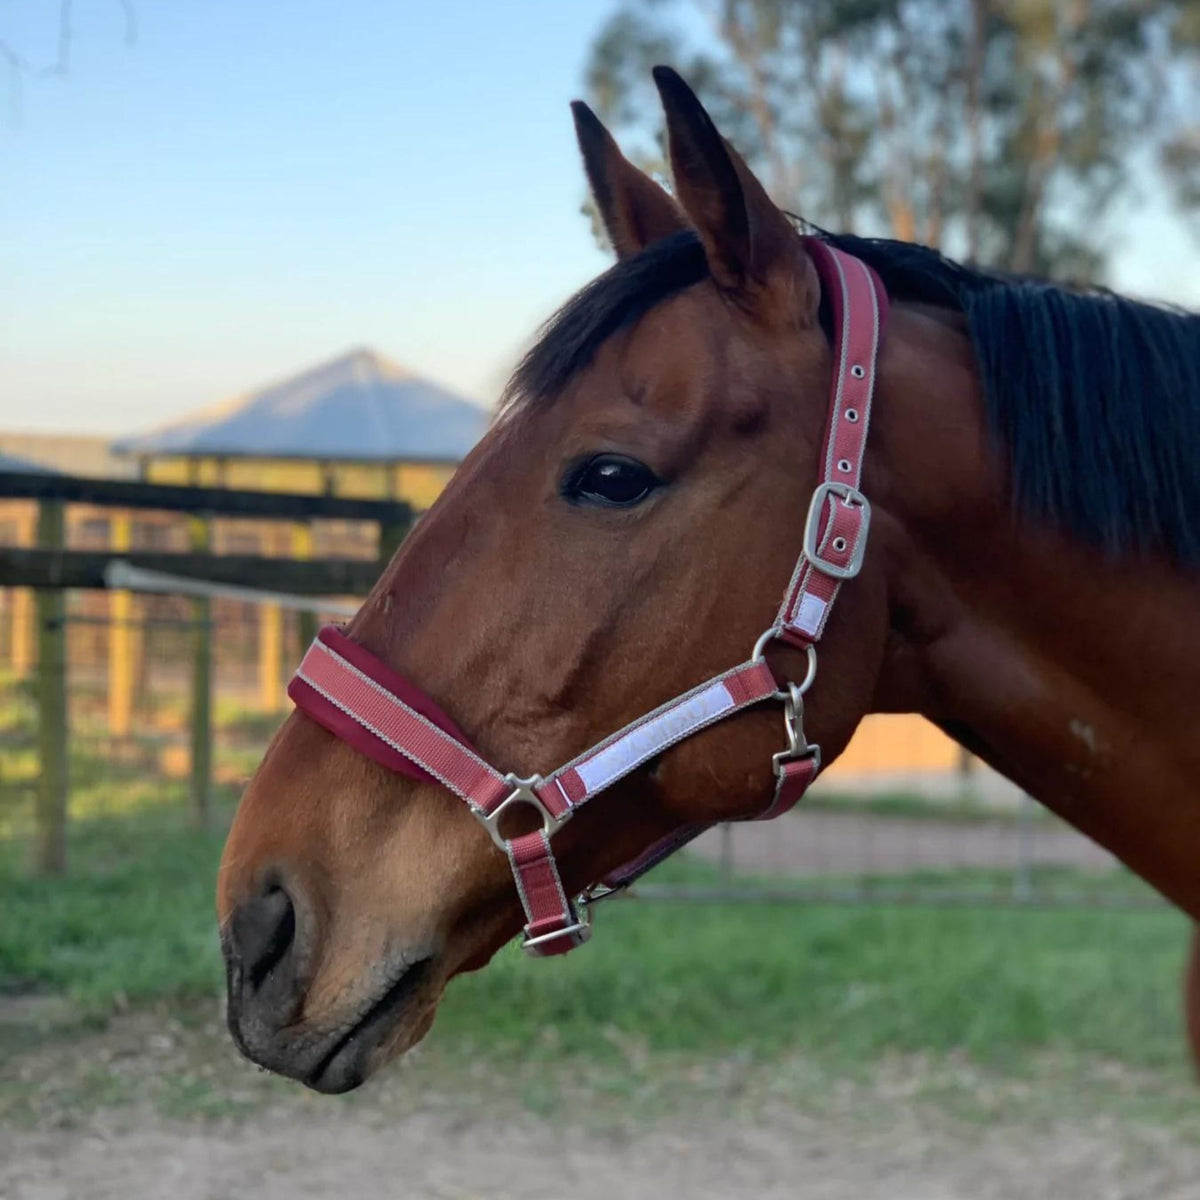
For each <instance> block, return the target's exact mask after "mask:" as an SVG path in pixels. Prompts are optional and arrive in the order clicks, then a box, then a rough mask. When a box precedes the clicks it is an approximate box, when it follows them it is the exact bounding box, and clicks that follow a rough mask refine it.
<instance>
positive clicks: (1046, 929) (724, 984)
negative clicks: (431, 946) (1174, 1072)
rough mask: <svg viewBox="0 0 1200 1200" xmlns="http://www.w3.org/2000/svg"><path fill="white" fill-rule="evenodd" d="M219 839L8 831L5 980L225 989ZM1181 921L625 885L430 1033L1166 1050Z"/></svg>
mask: <svg viewBox="0 0 1200 1200" xmlns="http://www.w3.org/2000/svg"><path fill="white" fill-rule="evenodd" d="M221 840H222V839H221V837H220V835H219V834H217V833H210V834H199V833H197V832H195V831H193V830H191V829H189V828H187V827H186V826H184V825H183V824H182V823H181V822H180V821H179V820H177V819H176V820H173V819H170V818H169V817H168V816H167V815H162V814H160V815H157V816H154V815H148V814H141V815H139V816H138V817H137V818H136V819H133V818H110V819H105V820H97V821H92V822H81V823H79V824H78V825H77V826H76V827H75V828H74V829H73V832H72V846H71V851H72V861H73V866H72V872H71V874H70V875H69V876H68V877H66V878H65V879H36V878H31V877H29V876H28V875H27V874H26V873H25V872H24V870H23V868H22V866H21V862H22V858H23V855H22V853H21V850H22V848H21V847H20V845H19V844H18V843H9V844H8V845H7V846H2V845H0V894H2V895H3V904H2V906H0V992H2V991H5V990H7V991H9V992H19V991H23V990H47V991H50V992H53V993H56V994H60V995H63V996H66V997H68V998H69V1000H70V1001H71V1004H72V1006H73V1007H74V1009H75V1010H76V1011H78V1012H79V1013H81V1014H85V1015H90V1016H92V1017H95V1016H98V1015H100V1016H102V1015H103V1014H105V1013H106V1012H111V1011H113V1010H115V1009H120V1008H124V1007H126V1006H129V1005H134V1006H137V1005H148V1004H152V1003H156V1002H165V1003H174V1002H176V1001H179V1000H186V999H187V998H189V997H196V996H214V995H216V994H217V992H218V990H219V988H220V984H221V971H220V964H219V961H218V955H217V946H216V932H215V928H214V917H213V881H214V877H215V872H216V864H217V860H218V857H219V852H220V844H221ZM696 870H697V869H696V868H693V867H690V866H688V865H686V864H683V865H674V866H673V867H672V871H673V873H674V876H675V878H677V879H679V878H687V877H688V876H689V874H690V873H691V872H693V871H696ZM706 871H707V869H705V868H699V869H698V872H697V876H696V877H697V878H699V877H703V876H705V875H706ZM1186 932H1187V925H1186V922H1185V920H1184V919H1183V918H1182V917H1181V916H1179V915H1177V914H1175V913H1173V912H1170V911H1168V910H1166V909H1148V910H1137V911H1105V910H1097V911H1029V910H1024V909H988V908H937V907H910V908H892V907H883V906H858V907H845V906H841V907H839V906H832V905H799V904H737V905H728V906H724V907H722V906H720V905H715V904H668V903H650V902H644V903H643V902H636V901H629V902H626V901H616V902H613V903H611V904H609V905H607V906H605V907H604V908H602V909H601V910H600V912H599V913H598V914H597V929H596V935H595V938H594V939H593V942H592V944H591V945H590V946H589V947H588V948H587V949H586V950H584V951H581V952H579V953H578V954H573V955H570V956H568V957H566V958H565V959H556V960H548V961H544V962H529V961H526V960H525V959H524V958H523V957H522V956H521V955H520V954H519V953H518V952H517V951H516V950H515V949H511V948H510V949H509V950H506V951H505V952H503V953H502V954H501V955H499V956H498V958H497V959H496V961H495V962H494V963H493V964H492V965H491V966H490V967H489V968H488V969H487V970H486V971H484V972H481V973H479V974H477V975H473V976H469V977H465V978H463V979H459V980H456V981H455V982H454V984H452V986H451V988H450V991H449V994H448V996H447V999H446V1002H445V1005H444V1007H443V1011H442V1013H441V1016H440V1017H439V1021H438V1025H437V1029H436V1031H435V1035H434V1038H435V1042H436V1044H438V1045H440V1046H442V1047H445V1048H452V1052H453V1053H454V1054H455V1055H458V1054H461V1055H463V1056H464V1057H467V1058H469V1057H472V1056H476V1055H484V1056H486V1055H490V1054H495V1055H499V1056H509V1055H513V1054H519V1055H521V1056H523V1057H526V1058H528V1057H533V1058H534V1059H537V1058H545V1059H549V1058H556V1057H559V1056H562V1055H579V1056H584V1057H589V1058H609V1059H611V1057H612V1055H613V1053H614V1049H615V1050H616V1051H617V1052H618V1053H619V1054H622V1055H626V1056H632V1057H636V1056H638V1055H644V1054H651V1055H655V1054H662V1055H681V1054H682V1055H693V1056H701V1055H711V1054H716V1053H725V1052H730V1051H735V1052H738V1053H742V1054H746V1055H750V1056H751V1057H765V1056H777V1055H781V1054H786V1053H789V1052H792V1051H802V1052H805V1053H815V1054H818V1055H823V1056H825V1057H827V1058H828V1059H830V1060H831V1061H833V1060H836V1061H837V1062H839V1063H843V1064H848V1063H854V1062H870V1061H873V1060H878V1059H880V1058H881V1057H882V1056H885V1055H887V1054H889V1053H891V1052H896V1051H899V1052H929V1053H933V1054H935V1055H944V1054H948V1053H950V1052H964V1051H965V1052H966V1053H968V1054H969V1055H971V1056H972V1057H973V1058H976V1059H978V1060H980V1061H982V1062H986V1063H989V1064H995V1065H997V1066H999V1067H1003V1068H1010V1067H1011V1068H1014V1069H1015V1068H1017V1067H1019V1066H1020V1065H1021V1063H1022V1062H1025V1061H1027V1060H1028V1059H1029V1056H1031V1055H1036V1054H1039V1053H1041V1052H1045V1051H1050V1052H1055V1053H1063V1054H1068V1055H1086V1056H1100V1057H1103V1058H1107V1059H1113V1060H1116V1061H1118V1062H1123V1063H1127V1064H1130V1065H1132V1066H1144V1067H1159V1066H1166V1065H1170V1064H1175V1063H1178V1062H1179V1060H1180V1059H1181V1056H1182V1034H1181V1018H1180V1011H1179V1008H1180V1005H1179V974H1180V970H1181V968H1182V965H1183V959H1184V950H1185V941H1186Z"/></svg>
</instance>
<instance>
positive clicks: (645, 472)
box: [563, 454, 662, 508]
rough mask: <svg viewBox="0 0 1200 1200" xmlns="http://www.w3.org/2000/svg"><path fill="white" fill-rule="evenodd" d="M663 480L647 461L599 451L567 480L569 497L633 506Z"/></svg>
mask: <svg viewBox="0 0 1200 1200" xmlns="http://www.w3.org/2000/svg"><path fill="white" fill-rule="evenodd" d="M661 482H662V481H661V480H660V479H659V478H658V476H657V475H655V474H654V472H653V471H652V470H650V468H649V467H648V466H646V464H645V463H640V462H638V461H637V459H636V458H626V457H625V456H624V455H621V454H599V455H597V456H596V457H595V458H592V459H589V460H588V461H587V462H586V463H584V464H583V465H582V466H581V467H578V468H576V469H575V470H574V471H573V472H572V473H571V475H570V476H568V478H567V479H566V480H565V481H564V486H563V494H564V495H565V496H566V498H567V499H568V500H575V501H584V502H588V503H592V504H605V505H609V506H610V507H615V508H631V507H632V506H633V505H635V504H639V503H641V501H643V500H645V498H646V497H647V496H648V495H650V493H651V492H652V491H654V489H655V488H656V487H658V485H659V484H660V483H661Z"/></svg>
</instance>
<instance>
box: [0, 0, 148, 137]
mask: <svg viewBox="0 0 1200 1200" xmlns="http://www.w3.org/2000/svg"><path fill="white" fill-rule="evenodd" d="M111 2H112V3H114V4H115V6H116V8H117V9H118V11H119V12H120V15H121V20H122V23H123V25H124V31H125V44H126V45H127V46H132V45H134V43H135V42H136V41H137V13H136V11H135V10H134V6H133V0H111ZM73 15H74V3H73V0H58V11H57V32H56V37H55V54H54V61H53V62H51V63H49V64H47V65H45V66H38V65H37V64H36V63H34V62H33V60H32V59H31V58H30V57H29V56H28V55H27V54H26V53H24V52H23V51H22V50H20V49H18V48H17V47H16V46H15V45H14V44H13V43H12V42H11V41H10V40H9V39H8V38H6V37H3V36H0V65H2V66H3V68H4V69H5V70H6V71H7V73H8V106H9V117H10V119H11V121H12V123H13V124H18V123H19V122H20V119H21V106H22V103H23V100H24V95H25V81H26V80H27V79H37V78H43V77H46V76H55V77H57V78H59V79H65V78H66V77H67V75H68V74H70V70H71V47H72V43H73V41H74V37H75V30H74V24H73V20H72V18H73Z"/></svg>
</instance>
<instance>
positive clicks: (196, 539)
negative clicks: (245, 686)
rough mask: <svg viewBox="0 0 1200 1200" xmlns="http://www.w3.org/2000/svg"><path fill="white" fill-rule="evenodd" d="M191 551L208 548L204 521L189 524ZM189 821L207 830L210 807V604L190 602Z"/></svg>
mask: <svg viewBox="0 0 1200 1200" xmlns="http://www.w3.org/2000/svg"><path fill="white" fill-rule="evenodd" d="M189 532H190V539H191V546H192V551H193V552H194V553H196V554H202V553H204V552H206V551H207V550H208V549H209V547H210V544H211V540H212V539H211V537H210V534H209V523H208V520H207V519H206V518H205V517H192V518H191V521H190V522H189ZM192 620H193V621H194V622H195V629H194V630H193V632H192V781H191V799H192V817H193V819H194V820H195V822H196V824H197V825H199V826H200V827H201V828H207V826H208V823H209V816H210V810H211V807H212V804H211V802H212V601H211V600H210V599H209V598H208V597H207V596H194V597H193V598H192Z"/></svg>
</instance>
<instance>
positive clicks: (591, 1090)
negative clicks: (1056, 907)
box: [0, 1016, 1200, 1200]
mask: <svg viewBox="0 0 1200 1200" xmlns="http://www.w3.org/2000/svg"><path fill="white" fill-rule="evenodd" d="M5 1049H6V1055H5V1058H4V1059H3V1060H2V1061H0V1066H2V1067H3V1071H2V1073H0V1200H233V1198H234V1197H237V1198H241V1197H254V1198H255V1200H305V1198H309V1197H312V1198H316V1197H321V1198H329V1197H333V1198H337V1200H341V1198H342V1197H353V1198H354V1200H383V1198H385V1197H386V1198H388V1200H393V1198H396V1197H404V1198H405V1200H469V1198H470V1200H474V1198H496V1200H505V1198H507V1197H513V1198H516V1197H521V1200H566V1198H575V1197H578V1198H579V1200H613V1198H614V1197H622V1198H627V1200H643V1198H645V1200H651V1198H653V1200H660V1198H662V1197H675V1196H686V1197H688V1198H689V1200H718V1198H720V1200H730V1198H733V1197H741V1196H747V1197H754V1198H755V1200H774V1198H775V1197H780V1198H782V1197H797V1196H799V1197H805V1198H806V1200H842V1198H854V1200H1000V1198H1002V1197H1003V1198H1007V1197H1013V1198H1020V1200H1040V1198H1043V1197H1044V1198H1046V1200H1050V1198H1053V1200H1075V1198H1079V1200H1084V1198H1086V1200H1108V1198H1112V1200H1117V1198H1129V1200H1133V1198H1135V1197H1136V1198H1138V1200H1142V1198H1147V1197H1153V1198H1155V1200H1185V1198H1187V1200H1191V1198H1196V1200H1200V1098H1197V1101H1196V1103H1195V1105H1194V1110H1195V1111H1194V1112H1193V1106H1192V1103H1191V1095H1192V1093H1191V1090H1190V1089H1191V1085H1190V1083H1187V1082H1186V1081H1182V1080H1175V1081H1173V1082H1167V1083H1165V1084H1164V1083H1163V1082H1162V1081H1160V1080H1158V1079H1156V1078H1152V1077H1145V1078H1139V1077H1134V1076H1132V1075H1130V1074H1129V1073H1128V1072H1124V1071H1121V1070H1118V1069H1116V1068H1107V1069H1105V1068H1103V1067H1098V1068H1097V1071H1096V1073H1095V1074H1094V1075H1093V1076H1091V1077H1090V1078H1088V1079H1086V1080H1074V1081H1072V1080H1068V1079H1065V1078H1064V1077H1062V1075H1061V1072H1059V1073H1057V1074H1056V1073H1055V1069H1054V1068H1053V1067H1052V1068H1051V1069H1050V1071H1049V1073H1048V1074H1047V1076H1046V1079H1045V1080H1044V1081H1040V1082H1039V1081H1037V1080H1026V1081H1024V1082H1020V1083H1014V1082H1012V1081H1008V1082H1004V1083H998V1082H997V1081H996V1080H995V1079H992V1078H990V1077H987V1076H983V1075H979V1074H978V1073H977V1071H975V1070H974V1069H972V1068H969V1067H967V1066H965V1065H962V1066H960V1067H958V1068H956V1067H954V1066H953V1065H951V1066H950V1067H947V1065H946V1064H945V1063H943V1064H941V1065H933V1064H929V1063H923V1062H922V1061H920V1060H909V1059H905V1060H897V1061H895V1062H893V1063H891V1064H890V1065H887V1066H885V1067H884V1068H883V1069H882V1070H880V1071H878V1072H875V1073H873V1074H871V1075H870V1076H869V1077H863V1078H860V1079H857V1080H853V1081H851V1080H849V1079H847V1078H844V1077H842V1076H839V1075H836V1074H835V1075H832V1076H831V1075H828V1074H826V1073H824V1071H823V1069H822V1068H819V1067H815V1066H814V1065H813V1064H811V1063H808V1062H806V1061H803V1060H794V1061H791V1062H789V1063H785V1064H766V1065H764V1064H757V1065H754V1064H747V1063H743V1062H739V1061H737V1060H728V1059H727V1060H724V1061H712V1062H705V1063H702V1064H696V1063H692V1064H687V1063H683V1064H681V1063H673V1064H672V1063H663V1064H658V1063H649V1064H642V1068H641V1071H640V1073H638V1072H634V1074H633V1076H630V1075H629V1073H628V1072H627V1071H626V1067H625V1065H624V1064H614V1065H613V1067H612V1069H611V1070H607V1071H606V1070H605V1069H603V1068H581V1069H580V1071H579V1072H577V1073H571V1072H569V1073H567V1074H565V1075H561V1077H557V1078H555V1077H553V1076H554V1069H553V1068H548V1067H546V1066H545V1065H544V1064H542V1065H537V1064H534V1065H532V1066H528V1067H527V1068H523V1067H522V1066H521V1064H519V1063H518V1064H514V1065H513V1066H511V1067H502V1066H498V1065H497V1064H495V1063H493V1062H490V1061H489V1062H486V1063H485V1062H477V1063H473V1064H462V1063H458V1064H457V1065H453V1064H446V1063H443V1062H439V1061H438V1060H437V1058H436V1056H435V1055H429V1056H422V1055H418V1056H417V1057H416V1059H415V1060H412V1061H411V1065H410V1062H409V1060H406V1062H405V1064H403V1065H401V1066H400V1067H398V1068H395V1069H392V1070H389V1071H388V1072H387V1073H386V1074H385V1078H383V1079H381V1080H380V1081H379V1082H378V1083H373V1084H372V1085H371V1086H370V1087H368V1088H367V1089H365V1090H364V1091H362V1092H360V1093H356V1094H355V1095H354V1096H352V1097H348V1098H340V1099H332V1098H328V1097H318V1096H313V1095H310V1094H308V1093H306V1092H304V1091H303V1090H302V1089H300V1088H298V1087H296V1086H295V1085H291V1084H287V1083H282V1082H280V1081H277V1080H274V1079H273V1078H270V1077H267V1076H265V1075H263V1074H261V1073H256V1072H254V1071H252V1070H251V1069H250V1068H248V1067H247V1066H245V1064H242V1063H241V1062H240V1061H239V1060H237V1059H236V1058H234V1056H233V1055H232V1053H231V1052H230V1051H229V1049H228V1046H227V1043H226V1042H225V1039H224V1037H223V1035H221V1033H220V1031H219V1029H218V1028H216V1026H215V1025H213V1024H208V1025H205V1026H204V1027H202V1028H188V1027H185V1026H181V1025H179V1024H177V1023H171V1022H167V1023H165V1024H164V1023H163V1022H162V1021H161V1020H156V1019H153V1018H149V1017H145V1016H135V1017H131V1018H128V1019H127V1020H125V1021H123V1022H118V1023H117V1024H116V1025H115V1026H114V1027H113V1028H111V1029H109V1030H106V1031H105V1032H104V1033H101V1034H94V1035H88V1036H85V1037H82V1038H77V1039H75V1040H63V1039H49V1040H47V1041H45V1042H44V1043H43V1044H42V1045H41V1046H32V1047H30V1048H21V1047H17V1048H16V1049H15V1050H14V1048H13V1046H12V1044H11V1043H10V1044H9V1045H8V1046H7V1047H6V1048H5ZM589 1072H590V1073H589ZM627 1084H628V1086H626V1085H627ZM1155 1089H1159V1091H1160V1094H1159V1095H1158V1097H1157V1098H1156V1100H1155V1104H1157V1105H1159V1107H1154V1106H1152V1107H1151V1108H1149V1109H1142V1110H1139V1112H1138V1113H1137V1114H1136V1115H1132V1114H1131V1112H1130V1111H1127V1110H1126V1106H1127V1105H1128V1104H1134V1103H1136V1104H1141V1103H1142V1102H1143V1101H1145V1099H1146V1097H1147V1095H1149V1094H1150V1093H1152V1092H1154V1091H1155ZM1172 1089H1175V1091H1176V1094H1175V1095H1174V1097H1173V1099H1172V1098H1170V1097H1168V1096H1167V1092H1169V1091H1171V1090H1172ZM1096 1097H1105V1099H1104V1102H1103V1103H1099V1104H1093V1103H1091V1100H1092V1099H1095V1098H1096ZM1168 1100H1171V1104H1173V1105H1174V1107H1170V1105H1168V1108H1169V1109H1170V1111H1168V1108H1163V1107H1161V1105H1162V1103H1163V1102H1165V1101H1168ZM1064 1112H1069V1113H1072V1114H1073V1115H1071V1116H1069V1117H1067V1116H1063V1115H1061V1114H1062V1113H1064Z"/></svg>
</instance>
